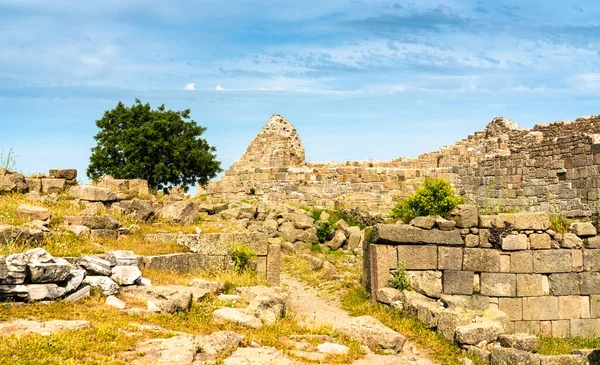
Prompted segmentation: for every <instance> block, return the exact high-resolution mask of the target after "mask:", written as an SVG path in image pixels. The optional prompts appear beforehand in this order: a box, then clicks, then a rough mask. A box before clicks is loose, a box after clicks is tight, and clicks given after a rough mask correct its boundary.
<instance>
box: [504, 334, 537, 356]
mask: <svg viewBox="0 0 600 365" xmlns="http://www.w3.org/2000/svg"><path fill="white" fill-rule="evenodd" d="M498 342H500V345H501V346H502V347H510V348H514V349H517V350H522V351H527V352H538V351H539V349H540V339H539V338H538V337H537V336H534V335H532V334H529V333H514V334H503V335H500V336H498Z"/></svg>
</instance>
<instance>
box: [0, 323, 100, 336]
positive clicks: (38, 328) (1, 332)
mask: <svg viewBox="0 0 600 365" xmlns="http://www.w3.org/2000/svg"><path fill="white" fill-rule="evenodd" d="M87 328H92V325H91V324H90V322H88V321H78V320H71V321H63V320H53V321H46V322H38V321H31V320H26V319H16V320H12V321H9V322H3V323H2V324H0V336H13V335H14V336H17V337H19V336H24V335H31V334H36V335H41V336H49V335H51V334H54V333H57V332H61V331H78V330H82V329H87Z"/></svg>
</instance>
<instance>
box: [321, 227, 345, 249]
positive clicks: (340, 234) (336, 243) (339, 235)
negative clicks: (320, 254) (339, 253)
mask: <svg viewBox="0 0 600 365" xmlns="http://www.w3.org/2000/svg"><path fill="white" fill-rule="evenodd" d="M344 242H346V234H345V233H344V231H341V230H338V231H335V234H334V235H333V238H332V239H331V240H329V241H327V242H325V244H326V245H327V246H328V247H330V248H332V249H334V250H337V249H338V248H340V247H342V245H343V244H344Z"/></svg>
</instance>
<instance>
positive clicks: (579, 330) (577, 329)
mask: <svg viewBox="0 0 600 365" xmlns="http://www.w3.org/2000/svg"><path fill="white" fill-rule="evenodd" d="M570 330H571V336H572V337H577V336H579V337H598V336H600V319H596V318H593V319H572V320H571V328H570Z"/></svg>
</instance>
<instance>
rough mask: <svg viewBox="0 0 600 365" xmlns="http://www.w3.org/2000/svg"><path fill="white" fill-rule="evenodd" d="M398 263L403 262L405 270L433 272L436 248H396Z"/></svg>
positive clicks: (435, 266)
mask: <svg viewBox="0 0 600 365" xmlns="http://www.w3.org/2000/svg"><path fill="white" fill-rule="evenodd" d="M398 261H399V262H401V261H403V262H404V267H405V268H406V269H407V270H435V269H437V247H436V246H416V245H415V246H413V245H401V246H398Z"/></svg>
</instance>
